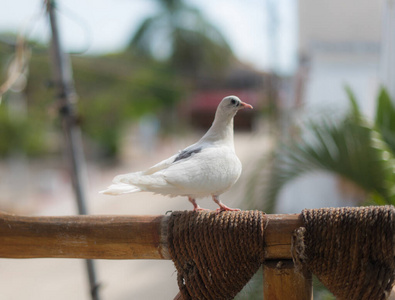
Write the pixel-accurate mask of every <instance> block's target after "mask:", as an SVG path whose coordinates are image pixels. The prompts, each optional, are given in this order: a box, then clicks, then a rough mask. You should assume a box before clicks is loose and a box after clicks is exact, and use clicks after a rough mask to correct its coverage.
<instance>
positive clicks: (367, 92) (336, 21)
mask: <svg viewBox="0 0 395 300" xmlns="http://www.w3.org/2000/svg"><path fill="white" fill-rule="evenodd" d="M386 1H387V0H379V1H369V0H350V1H341V0H322V1H314V0H301V1H299V2H298V11H297V15H298V56H299V67H298V70H297V72H296V74H295V78H294V85H295V86H294V87H295V88H294V94H295V95H294V99H295V100H294V101H295V103H296V104H302V106H301V107H302V108H303V109H302V111H301V115H302V116H303V119H311V118H312V117H314V116H315V115H316V114H318V115H319V114H323V113H325V115H327V116H330V115H331V114H333V115H335V114H339V113H345V112H346V111H347V110H348V109H349V108H350V107H349V100H348V98H347V94H346V92H345V89H344V87H345V85H349V86H350V87H351V89H352V90H353V92H354V94H355V95H356V98H357V101H358V102H359V104H360V107H361V110H362V112H363V113H364V114H366V115H367V116H368V117H373V116H374V113H375V99H376V96H377V93H378V88H379V87H380V82H381V79H380V64H381V53H382V51H381V46H382V33H383V24H384V23H383V16H384V15H385V10H384V4H385V3H386ZM293 114H295V113H294V112H293ZM293 117H294V116H293ZM342 186H343V185H342V181H341V180H339V178H337V177H335V176H333V175H332V174H329V173H327V172H320V173H314V174H309V175H305V176H302V177H301V178H298V179H297V180H295V181H294V182H292V183H290V184H289V185H287V186H286V188H285V189H284V190H283V191H282V192H281V194H280V197H279V207H281V208H280V209H281V211H282V212H299V211H300V210H301V209H303V208H306V207H309V208H313V207H323V206H344V205H352V204H353V203H354V202H353V193H352V192H353V191H347V190H345V189H344V188H342Z"/></svg>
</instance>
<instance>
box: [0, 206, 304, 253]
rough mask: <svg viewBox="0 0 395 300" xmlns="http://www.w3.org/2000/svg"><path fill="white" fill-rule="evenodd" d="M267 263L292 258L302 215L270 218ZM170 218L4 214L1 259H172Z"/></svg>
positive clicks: (0, 232) (0, 217)
mask: <svg viewBox="0 0 395 300" xmlns="http://www.w3.org/2000/svg"><path fill="white" fill-rule="evenodd" d="M267 218H268V223H267V227H266V231H265V251H266V259H290V258H291V252H290V249H291V236H292V232H293V230H294V229H296V228H298V227H300V226H301V225H302V223H301V221H300V218H299V215H297V214H294V215H267ZM168 220H169V216H163V215H153V216H120V215H112V216H94V215H88V216H62V217H43V216H40V217H26V216H16V215H10V214H5V213H0V257H1V258H49V257H57V258H86V259H170V256H169V254H168V251H167V244H166V241H167V222H168Z"/></svg>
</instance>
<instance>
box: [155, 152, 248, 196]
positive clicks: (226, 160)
mask: <svg viewBox="0 0 395 300" xmlns="http://www.w3.org/2000/svg"><path fill="white" fill-rule="evenodd" d="M240 172H241V166H240V162H239V160H238V158H237V157H236V155H235V154H234V153H233V152H232V151H231V150H228V149H225V148H222V147H221V148H217V147H207V148H203V149H202V150H201V151H200V152H198V153H195V154H193V155H191V156H190V157H188V158H186V159H184V160H180V161H179V162H178V163H177V162H176V163H174V164H172V165H171V166H170V167H169V168H167V169H165V170H163V171H161V172H160V173H162V174H163V178H164V179H165V180H166V181H167V182H168V183H170V184H171V185H172V186H175V187H178V188H179V189H180V190H182V189H184V190H194V191H195V192H199V193H204V191H205V190H207V191H215V190H216V189H217V188H218V189H222V187H227V186H228V185H229V184H230V183H232V184H233V183H234V181H236V180H237V178H238V176H239V175H240Z"/></svg>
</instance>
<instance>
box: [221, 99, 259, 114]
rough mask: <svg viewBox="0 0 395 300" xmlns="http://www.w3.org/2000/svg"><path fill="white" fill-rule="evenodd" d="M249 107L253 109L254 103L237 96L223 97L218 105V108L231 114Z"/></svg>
mask: <svg viewBox="0 0 395 300" xmlns="http://www.w3.org/2000/svg"><path fill="white" fill-rule="evenodd" d="M244 108H249V109H252V108H253V107H252V105H250V104H248V103H245V102H243V101H241V100H240V99H239V97H236V96H227V97H225V98H224V99H222V101H221V103H220V104H219V106H218V110H219V111H221V112H223V113H225V114H227V115H228V114H230V115H235V114H236V113H237V112H238V111H239V110H240V109H244Z"/></svg>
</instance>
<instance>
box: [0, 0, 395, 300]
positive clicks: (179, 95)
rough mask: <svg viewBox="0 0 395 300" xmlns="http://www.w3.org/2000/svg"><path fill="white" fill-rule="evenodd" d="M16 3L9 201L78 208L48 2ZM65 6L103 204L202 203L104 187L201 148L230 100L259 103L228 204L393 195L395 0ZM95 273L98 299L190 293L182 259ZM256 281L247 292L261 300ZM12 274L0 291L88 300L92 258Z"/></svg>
mask: <svg viewBox="0 0 395 300" xmlns="http://www.w3.org/2000/svg"><path fill="white" fill-rule="evenodd" d="M3 2H4V3H3V9H2V10H1V11H0V94H1V102H0V210H2V211H5V212H9V213H15V214H21V215H72V214H77V205H76V202H75V200H74V194H73V190H72V184H71V182H72V180H71V175H70V172H69V169H70V167H69V162H68V159H67V155H66V154H65V148H67V145H65V143H66V141H65V139H64V133H63V131H62V126H61V121H60V116H59V110H60V105H59V101H58V98H59V95H57V91H56V82H54V80H53V79H52V78H53V74H54V72H56V66H54V65H53V63H52V62H51V53H52V54H53V52H52V50H51V39H52V32H51V29H50V24H49V19H48V15H47V9H46V1H39V0H34V1H33V0H29V1H28V0H15V1H7V2H6V1H3ZM55 12H56V13H57V16H58V21H59V34H60V41H61V45H62V47H63V50H64V51H65V52H67V53H68V55H69V56H70V62H71V67H72V78H73V83H74V85H75V92H76V93H75V95H74V97H73V99H74V100H75V101H74V102H73V106H74V105H75V109H76V112H77V122H78V125H79V127H80V128H81V131H82V141H83V151H84V153H85V160H86V166H87V168H86V176H85V177H84V179H86V182H85V183H84V189H85V190H86V195H87V197H86V201H87V203H86V205H87V207H88V211H89V213H90V214H146V215H152V214H164V213H166V211H169V210H184V209H191V205H190V203H189V202H188V201H186V199H183V198H166V197H163V196H160V195H151V194H149V193H141V194H132V195H127V196H120V197H110V196H104V195H99V194H98V191H99V190H102V189H103V188H105V187H106V186H107V185H108V184H109V183H110V182H111V180H112V178H113V177H114V176H115V175H117V174H120V173H126V172H132V171H138V170H142V169H144V168H147V167H149V166H151V165H152V164H154V163H156V162H158V161H160V160H162V159H164V158H167V157H169V156H170V155H172V154H174V153H176V152H177V151H179V150H180V149H183V148H184V147H185V146H187V145H190V144H191V143H194V142H196V141H197V140H198V139H199V138H200V137H201V135H202V134H203V133H204V132H205V131H206V130H207V129H208V128H209V127H210V125H211V122H212V120H213V117H214V113H215V109H216V107H217V105H218V103H219V102H220V100H221V99H222V98H223V97H225V96H227V95H231V94H234V95H237V96H239V97H240V98H241V99H242V100H243V101H245V102H247V103H250V104H252V105H253V106H254V110H253V111H248V112H246V111H241V112H240V113H239V114H238V115H237V116H236V118H235V146H236V152H237V154H238V156H239V157H240V160H241V161H242V163H243V173H242V176H241V178H240V180H239V182H238V183H237V184H236V185H235V186H234V187H233V188H232V189H231V191H229V192H228V193H226V194H224V195H223V196H222V197H221V198H222V200H223V202H224V203H225V204H227V205H229V206H231V207H232V206H233V207H240V208H241V209H259V210H264V211H266V212H268V213H271V212H277V213H297V212H300V211H301V210H302V209H303V208H317V207H325V206H350V205H366V204H379V205H382V204H393V203H394V202H395V198H394V188H393V186H394V182H395V177H394V164H393V162H394V153H395V109H394V106H393V105H394V103H393V97H394V96H395V58H394V57H395V5H394V2H393V1H391V0H380V1H367V0H358V1H357V0H352V1H348V2H344V1H339V0H330V1H329V0H324V1H319V2H317V1H313V0H304V1H296V0H277V1H275V0H244V1H241V0H226V1H225V0H212V1H204V2H203V1H197V0H144V1H143V0H135V1H127V0H116V1H108V0H97V1H91V0H82V1H81V0H80V1H75V0H69V1H56V5H55ZM199 204H200V205H201V206H202V207H206V208H210V209H214V208H215V205H214V203H212V201H211V200H210V199H203V200H201V201H200V202H199ZM96 269H97V277H98V281H99V283H100V288H99V291H100V295H101V299H172V297H174V296H175V295H176V294H177V291H178V287H177V283H176V274H175V268H174V267H173V264H172V262H171V261H104V260H103V261H102V260H100V261H97V268H96ZM259 276H260V275H259V274H258V275H257V276H256V278H254V279H253V280H252V281H251V282H250V283H249V284H248V285H247V286H246V287H245V289H244V290H243V291H242V292H240V294H239V295H238V298H237V299H261V295H262V292H261V290H260V289H261V288H262V287H261V286H262V279H261V278H260V277H259ZM0 282H1V285H2V288H1V289H0V298H1V299H17V300H19V299H54V298H55V299H90V296H89V288H88V280H87V278H86V274H85V270H84V265H83V262H81V261H80V260H74V259H63V260H58V259H36V260H7V259H0ZM315 293H316V295H315V297H317V299H332V298H331V297H332V296H331V295H330V294H329V293H328V292H326V291H324V290H322V289H320V288H316V289H315Z"/></svg>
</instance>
